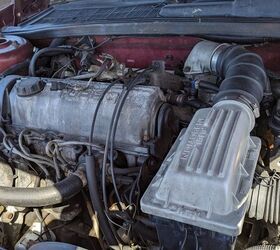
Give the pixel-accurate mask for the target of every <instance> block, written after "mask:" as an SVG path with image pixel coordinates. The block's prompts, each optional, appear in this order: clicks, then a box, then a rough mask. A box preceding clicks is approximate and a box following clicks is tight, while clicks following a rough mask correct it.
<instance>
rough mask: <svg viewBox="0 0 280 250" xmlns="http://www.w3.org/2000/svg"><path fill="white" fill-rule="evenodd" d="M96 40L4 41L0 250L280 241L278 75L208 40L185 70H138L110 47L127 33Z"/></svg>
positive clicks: (253, 57)
mask: <svg viewBox="0 0 280 250" xmlns="http://www.w3.org/2000/svg"><path fill="white" fill-rule="evenodd" d="M98 39H100V38H98ZM98 39H97V40H96V39H95V38H94V37H91V36H84V37H71V38H67V39H60V38H57V39H54V40H53V41H51V42H50V43H49V44H48V45H43V44H45V43H46V41H45V42H44V43H42V44H39V45H38V44H36V46H35V45H32V44H33V41H30V42H29V41H27V40H26V39H25V38H21V37H17V36H6V37H3V38H2V40H0V42H1V43H2V44H1V46H0V61H1V62H2V61H3V63H2V64H1V65H2V66H1V67H0V70H1V74H2V75H1V79H0V113H1V124H0V136H1V143H0V176H1V178H0V245H1V247H3V248H5V249H16V250H24V249H31V250H36V249H131V250H132V249H151V250H152V249H247V248H248V249H249V248H250V247H253V248H252V249H255V248H254V246H256V245H263V246H264V247H265V246H266V247H272V246H275V247H276V246H278V244H279V237H278V236H279V231H278V224H279V211H280V210H279V207H280V203H279V190H280V189H279V179H280V175H279V173H278V172H279V171H280V170H277V166H278V165H279V164H278V162H279V160H277V159H279V158H278V157H279V150H278V149H279V134H280V111H279V110H280V103H279V101H277V100H278V99H277V98H278V96H279V84H280V82H279V79H280V78H279V77H277V75H276V74H273V73H272V72H270V71H268V70H267V69H266V66H265V64H264V62H263V59H262V57H261V56H260V55H259V54H258V53H256V52H254V51H253V50H252V49H251V48H248V47H247V46H241V45H236V44H232V43H217V42H213V41H208V40H202V39H199V41H196V42H195V43H194V44H193V46H192V48H191V50H190V53H188V54H186V55H185V61H184V62H182V63H181V65H179V66H178V67H175V68H174V67H170V65H167V64H166V62H165V61H164V60H163V59H162V58H156V60H152V61H151V63H150V65H149V66H148V67H138V66H137V65H133V62H132V63H131V60H130V63H128V64H130V65H129V66H127V65H126V63H125V62H123V61H122V60H121V59H120V57H118V58H117V56H115V55H114V53H113V52H112V51H113V50H112V51H111V52H112V53H111V54H110V53H109V52H110V51H109V50H108V51H102V50H100V49H103V47H104V46H105V47H106V44H108V43H113V42H114V41H115V40H118V39H126V37H109V38H104V39H103V41H100V40H98ZM37 42H38V41H37ZM147 56H148V55H147ZM5 58H13V60H10V61H9V60H5ZM131 64H132V65H131ZM278 168H279V166H278ZM76 246H79V248H78V247H76ZM241 246H246V248H244V247H241ZM63 247H65V248H63ZM260 249H273V248H260Z"/></svg>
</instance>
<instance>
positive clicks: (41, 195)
mask: <svg viewBox="0 0 280 250" xmlns="http://www.w3.org/2000/svg"><path fill="white" fill-rule="evenodd" d="M82 188H83V182H82V180H81V178H80V177H79V176H78V175H75V174H72V175H69V176H68V177H67V178H65V179H64V180H62V181H60V182H57V183H55V184H54V185H52V186H48V187H35V188H18V187H0V204H1V205H5V206H15V207H33V208H34V207H44V206H51V205H56V204H59V203H62V202H64V201H66V200H69V199H70V198H72V197H73V196H75V195H76V194H78V193H79V192H80V191H81V190H82Z"/></svg>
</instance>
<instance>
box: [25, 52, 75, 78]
mask: <svg viewBox="0 0 280 250" xmlns="http://www.w3.org/2000/svg"><path fill="white" fill-rule="evenodd" d="M73 53H74V50H73V49H71V48H44V49H41V50H39V51H38V52H36V53H35V54H34V55H33V57H32V59H31V61H30V64H29V75H30V76H36V63H37V60H38V58H39V57H41V56H56V55H60V54H73Z"/></svg>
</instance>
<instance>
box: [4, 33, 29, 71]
mask: <svg viewBox="0 0 280 250" xmlns="http://www.w3.org/2000/svg"><path fill="white" fill-rule="evenodd" d="M32 50H33V46H32V45H31V43H29V42H28V41H27V40H26V39H24V38H22V37H19V36H3V37H0V74H2V73H3V72H5V71H6V70H8V69H10V68H12V67H14V66H15V65H17V64H19V63H22V62H24V61H25V60H27V59H28V58H30V57H31V55H32Z"/></svg>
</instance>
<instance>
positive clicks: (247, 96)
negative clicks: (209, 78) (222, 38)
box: [184, 41, 270, 117]
mask: <svg viewBox="0 0 280 250" xmlns="http://www.w3.org/2000/svg"><path fill="white" fill-rule="evenodd" d="M184 73H185V74H186V75H192V74H201V73H211V74H214V75H217V76H218V77H221V78H222V79H224V80H223V81H222V83H221V85H220V88H219V92H218V94H217V95H216V96H215V99H214V103H217V102H220V101H223V100H234V101H239V102H242V103H244V104H246V105H247V106H249V107H250V108H251V110H252V111H253V113H254V115H255V117H258V116H259V106H260V102H261V101H262V99H263V96H264V92H266V91H269V89H270V85H269V81H268V78H267V75H266V71H265V67H264V65H263V61H262V59H261V57H260V56H259V55H257V54H255V53H253V52H250V51H248V50H246V49H245V48H243V47H242V46H236V45H230V44H218V43H214V42H210V41H202V42H199V43H198V44H197V45H196V46H195V47H194V48H193V50H192V52H191V53H190V55H189V57H188V59H187V61H186V63H185V66H184Z"/></svg>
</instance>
